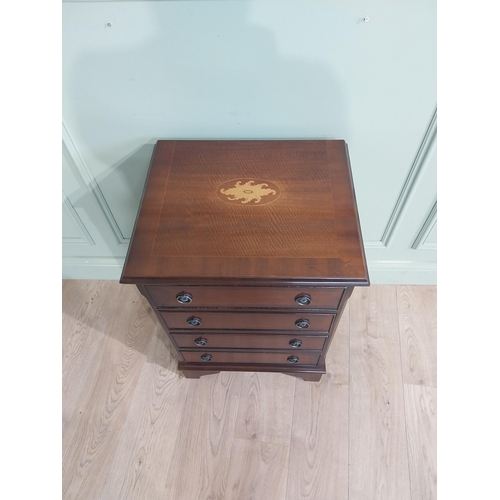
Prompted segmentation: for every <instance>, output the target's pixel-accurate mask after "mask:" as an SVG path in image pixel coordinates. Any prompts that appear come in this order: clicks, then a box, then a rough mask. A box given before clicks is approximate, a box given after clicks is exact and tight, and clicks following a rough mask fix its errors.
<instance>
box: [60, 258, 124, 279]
mask: <svg viewBox="0 0 500 500" xmlns="http://www.w3.org/2000/svg"><path fill="white" fill-rule="evenodd" d="M124 263H125V259H124V258H114V257H63V259H62V264H63V265H62V279H75V280H119V279H120V276H121V272H122V269H123V265H124Z"/></svg>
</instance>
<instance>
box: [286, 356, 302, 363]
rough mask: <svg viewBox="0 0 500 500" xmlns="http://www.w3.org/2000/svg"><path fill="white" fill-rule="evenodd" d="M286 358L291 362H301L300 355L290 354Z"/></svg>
mask: <svg viewBox="0 0 500 500" xmlns="http://www.w3.org/2000/svg"><path fill="white" fill-rule="evenodd" d="M286 360H287V361H288V362H289V363H298V362H299V357H298V356H288V358H286Z"/></svg>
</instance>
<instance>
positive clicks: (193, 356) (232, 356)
mask: <svg viewBox="0 0 500 500" xmlns="http://www.w3.org/2000/svg"><path fill="white" fill-rule="evenodd" d="M181 352H182V355H183V356H184V359H185V360H186V361H187V362H188V363H206V364H207V365H210V363H254V364H258V363H261V364H273V365H289V366H294V365H317V364H318V360H319V355H317V354H302V353H300V352H298V353H295V352H293V353H290V352H288V353H282V352H277V353H272V352H217V351H210V350H207V351H181Z"/></svg>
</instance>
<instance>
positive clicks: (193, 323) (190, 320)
mask: <svg viewBox="0 0 500 500" xmlns="http://www.w3.org/2000/svg"><path fill="white" fill-rule="evenodd" d="M187 322H188V324H190V325H191V326H200V325H201V319H200V318H196V317H195V316H191V317H190V318H188V319H187Z"/></svg>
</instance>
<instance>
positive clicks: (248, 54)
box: [63, 0, 436, 281]
mask: <svg viewBox="0 0 500 500" xmlns="http://www.w3.org/2000/svg"><path fill="white" fill-rule="evenodd" d="M364 17H369V21H368V22H365V21H363V18H364ZM108 23H110V24H111V26H108ZM435 109H436V3H435V2H428V1H425V0H423V1H422V0H419V1H406V2H393V1H387V2H386V1H370V2H368V1H348V2H347V1H339V0H335V1H328V2H327V1H320V2H311V1H307V2H300V1H294V0H292V1H287V2H268V1H265V2H260V1H259V2H250V1H238V2H229V1H203V2H197V1H179V2H176V1H165V2H163V1H160V2H158V1H157V2H145V1H132V2H76V3H74V2H66V3H64V4H63V115H64V116H63V119H64V123H65V137H66V142H68V141H69V142H70V143H71V146H70V147H69V148H67V149H69V150H70V151H71V153H70V155H69V156H70V159H69V160H68V162H67V164H66V166H65V167H64V169H65V170H64V175H63V177H64V179H65V181H64V186H63V187H64V188H65V193H66V195H67V198H68V199H69V200H71V202H72V204H73V206H74V208H75V210H74V213H76V214H80V215H79V216H80V218H81V219H82V220H83V219H84V215H85V214H90V213H91V212H92V211H94V212H95V211H96V209H95V207H94V208H92V206H93V204H94V205H96V206H98V207H99V209H100V210H101V212H102V213H103V214H104V215H105V217H104V223H103V222H102V221H100V222H99V221H97V222H96V219H95V216H92V215H89V218H90V219H92V221H94V222H93V224H94V226H95V227H94V229H93V231H90V230H89V233H90V234H92V233H93V232H96V231H97V232H98V233H99V234H98V235H96V236H95V237H94V235H93V237H94V240H95V244H94V245H93V246H92V245H91V247H92V248H90V247H89V249H88V252H87V254H85V252H84V248H83V247H80V248H79V249H77V250H75V245H73V246H72V247H71V248H69V247H68V248H69V250H68V251H66V246H65V247H64V248H65V250H64V255H66V256H67V257H68V258H69V257H71V258H72V259H73V261H71V262H74V263H75V262H76V263H78V262H79V261H78V258H79V257H82V258H84V259H85V257H89V256H91V257H94V258H97V257H106V258H117V259H120V258H123V256H124V255H125V253H126V248H127V241H128V238H129V237H130V235H131V232H132V228H133V223H134V220H135V216H136V212H137V207H138V203H139V199H140V195H141V192H142V187H143V184H144V179H145V175H146V172H147V168H148V165H149V158H150V155H151V151H152V144H153V143H154V142H155V141H156V140H157V139H160V138H162V139H164V138H171V139H174V138H179V139H211V138H213V139H216V138H217V139H235V138H242V139H275V138H284V139H300V138H332V139H335V138H341V139H345V140H346V141H347V143H348V144H349V150H350V155H351V162H352V168H353V175H354V181H355V185H356V193H357V199H358V205H359V210H360V217H361V226H362V231H363V236H364V239H365V241H366V242H367V256H368V258H369V261H373V263H377V264H374V273H375V274H374V273H372V278H373V276H378V277H377V278H376V279H377V280H381V281H384V272H385V271H384V270H382V271H380V269H381V268H384V266H386V267H385V268H384V269H392V268H391V265H392V264H391V263H396V264H395V265H394V266H393V268H394V269H400V267H401V265H402V264H401V263H402V262H406V263H410V264H407V267H408V266H409V268H411V265H413V264H412V263H414V264H415V265H416V264H418V265H420V267H422V265H424V266H427V267H426V269H431V271H430V273H431V274H432V272H433V271H432V269H433V266H434V268H435V260H436V256H435V251H434V252H432V251H430V250H429V249H428V248H427V249H425V251H423V250H424V249H423V248H422V247H419V248H418V249H416V248H412V245H413V243H414V241H415V238H416V237H417V235H418V234H419V233H420V232H421V229H422V225H423V224H424V222H425V221H426V218H427V217H428V215H429V211H430V209H431V207H432V204H433V203H435V199H436V190H435V189H436V188H435V180H433V179H434V177H435V168H436V159H435V156H433V155H434V153H433V151H435V139H433V141H427V142H428V143H427V145H426V147H427V149H429V153H426V157H425V161H420V163H419V164H418V165H417V174H418V175H413V176H411V175H410V174H411V171H412V166H414V163H415V158H416V157H417V153H418V151H419V148H420V147H421V145H422V141H424V138H425V134H426V132H427V130H428V127H429V124H430V123H431V120H432V117H433V115H434V112H435ZM434 127H435V125H434ZM424 142H425V141H424ZM75 156H76V159H75ZM72 161H73V165H72V166H71V165H70V164H71V162H72ZM82 170H83V171H84V173H83V175H82V173H81V172H82ZM72 172H73V173H72ZM75 172H76V173H75ZM414 173H415V172H414ZM72 175H74V176H75V179H76V181H75V180H74V179H73V181H71V182H70V180H68V178H69V177H71V176H72ZM409 176H410V179H409ZM89 179H90V180H89ZM408 179H409V180H410V181H411V182H410V188H411V189H406V191H405V190H404V189H403V188H404V186H405V184H406V183H407V180H408ZM71 183H73V184H74V185H75V186H79V187H78V188H77V187H73V188H72V187H70V184H71ZM82 186H83V187H82ZM82 189H83V190H82ZM96 190H97V194H96ZM402 193H403V194H404V195H405V197H403V198H404V199H403V203H402V205H403V206H402V208H401V206H400V209H399V210H398V211H396V212H397V213H396V215H397V216H398V221H397V222H399V224H398V225H397V231H395V232H394V235H393V238H392V241H391V244H390V245H389V246H388V245H387V244H384V242H383V235H384V232H385V231H386V228H387V224H388V222H389V221H390V220H391V215H392V214H394V213H395V209H396V208H397V206H398V200H399V201H401V196H402ZM399 205H401V203H399ZM82 214H83V215H82ZM67 224H69V223H67ZM73 225H74V224H73ZM69 228H70V226H69V225H68V231H73V232H74V231H75V229H74V227H73V229H71V230H70V229H69ZM96 228H97V229H96ZM68 234H70V233H69V232H68ZM71 234H73V233H71ZM78 252H80V253H79V254H78ZM82 252H83V253H82ZM89 252H90V253H89ZM75 259H76V260H75ZM381 263H383V264H381ZM377 265H378V268H377ZM398 266H399V267H398ZM84 267H85V266H83V265H81V266H80V268H79V269H78V272H84V271H83V268H84ZM377 269H379V270H377ZM415 269H416V267H415ZM391 272H392V271H391ZM409 272H410V271H409ZM68 273H69V271H68ZM72 273H73V274H72ZM74 273H75V271H71V273H69V275H71V276H74V275H75V274H74ZM118 274H119V273H118ZM386 274H387V273H386ZM428 274H429V273H428ZM434 274H435V273H434ZM379 275H380V276H379ZM387 275H388V274H387ZM404 279H410V278H404ZM411 279H418V278H411ZM429 279H430V280H431V281H432V279H433V278H426V280H429ZM390 280H393V281H394V280H396V278H390Z"/></svg>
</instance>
